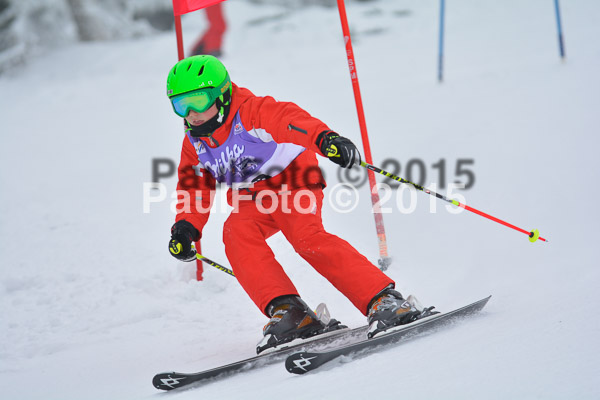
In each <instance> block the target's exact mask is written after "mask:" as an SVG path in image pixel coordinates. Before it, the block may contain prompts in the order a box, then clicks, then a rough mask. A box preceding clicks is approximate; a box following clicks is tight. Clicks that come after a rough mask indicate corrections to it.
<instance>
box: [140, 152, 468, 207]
mask: <svg viewBox="0 0 600 400" xmlns="http://www.w3.org/2000/svg"><path fill="white" fill-rule="evenodd" d="M383 164H385V167H388V168H389V167H390V166H391V168H390V170H388V172H390V173H392V174H394V175H397V176H398V174H399V173H400V163H399V162H397V161H394V160H386V161H384V163H383ZM383 164H382V167H383V166H384V165H383ZM473 164H474V160H472V159H458V160H457V162H456V169H455V171H456V175H455V176H457V177H462V176H464V177H466V178H467V179H466V181H465V182H461V181H455V182H452V183H449V184H447V185H445V186H446V187H445V188H444V187H441V189H446V196H447V197H449V198H452V199H455V200H457V201H459V202H460V203H462V204H465V203H466V201H465V197H464V195H462V194H461V193H457V191H456V189H469V188H471V187H472V186H473V184H474V182H475V174H474V172H473V171H472V170H471V169H470V168H468V166H471V165H473ZM165 165H166V166H167V167H168V168H167V170H164V168H162V169H161V166H165ZM425 165H426V164H425V163H424V162H423V161H422V160H418V159H412V160H409V162H408V163H407V164H406V171H405V173H406V175H405V176H406V177H407V180H409V181H411V182H414V183H415V184H417V185H419V186H424V185H423V184H424V179H425V173H426V167H425ZM432 168H433V169H436V170H437V172H438V174H437V177H438V179H439V181H440V182H442V183H445V181H446V176H445V174H446V172H445V171H446V161H445V160H444V159H441V160H439V161H438V162H436V163H434V164H432ZM414 171H416V172H418V175H417V176H416V177H415V178H416V179H415V178H413V175H414ZM366 172H367V171H366V169H364V168H359V167H354V168H353V169H350V170H348V169H339V170H338V174H337V177H338V180H339V181H340V182H338V183H336V184H333V185H331V184H329V185H328V187H327V189H326V190H325V199H324V201H325V202H326V204H327V205H328V206H330V207H331V208H332V209H333V210H334V211H336V212H338V213H349V212H351V211H353V210H354V209H355V208H356V207H357V206H358V205H359V203H360V201H361V196H360V193H362V197H364V199H362V200H363V201H368V202H369V203H370V202H371V194H368V195H367V193H365V192H364V190H361V191H359V189H360V188H361V187H363V186H364V185H365V184H366V182H367V173H366ZM174 173H175V164H174V163H173V162H172V161H171V160H169V159H153V160H152V176H153V182H146V183H144V185H143V212H144V213H149V212H150V209H151V204H153V203H162V202H165V201H168V199H167V197H170V199H171V205H170V209H171V211H172V212H174V213H176V212H186V213H187V212H200V213H205V212H211V213H215V212H223V213H229V212H230V211H232V207H230V206H229V205H228V204H227V201H226V199H225V196H219V197H220V199H221V200H220V204H212V199H213V197H214V196H213V193H211V194H208V192H205V193H204V196H210V201H202V191H200V190H179V191H174V192H172V193H171V195H170V196H168V193H167V187H166V185H164V184H162V183H160V182H158V180H159V179H161V178H169V177H172V176H173V175H174ZM361 173H363V174H364V175H363V176H361V175H360V174H361ZM195 175H197V174H196V173H193V172H192V173H191V176H190V177H184V179H193V178H194V176H195ZM411 178H412V179H411ZM413 179H414V180H413ZM388 182H390V183H391V184H390V183H388ZM295 186H296V187H297V185H295ZM188 187H189V186H188ZM191 187H193V186H191ZM426 187H427V189H430V190H432V191H434V192H435V191H437V189H438V184H437V183H431V184H428V185H427V186H426ZM250 189H251V187H250ZM367 189H370V188H367ZM370 191H371V192H372V194H374V193H377V194H378V195H379V201H378V202H377V203H376V204H374V205H373V206H372V212H375V213H384V214H386V213H392V212H394V211H398V212H400V213H402V214H410V213H412V212H414V211H415V210H416V209H417V204H418V202H419V199H421V200H422V201H423V200H425V198H426V197H425V198H423V197H422V196H418V195H417V190H416V189H415V188H414V187H413V186H412V185H410V184H400V183H398V182H396V181H393V180H391V179H389V178H387V179H386V180H384V181H383V182H379V183H377V184H376V186H375V187H373V188H372V190H370ZM249 193H251V191H238V190H233V191H232V196H231V202H232V204H231V205H232V206H233V212H236V210H237V208H238V205H239V202H240V201H255V202H256V205H257V208H258V210H259V211H260V212H263V213H271V212H273V211H274V210H275V209H276V208H277V206H278V205H279V204H280V203H281V210H282V211H283V212H284V213H285V212H291V211H292V210H295V211H296V212H299V213H309V212H314V209H313V207H312V206H311V204H314V202H315V195H314V193H313V192H312V191H311V190H309V189H300V190H294V191H289V190H288V188H287V185H283V186H281V187H277V188H274V189H263V190H261V191H259V192H255V193H253V194H249ZM192 196H193V198H192ZM266 199H268V200H267V201H265V200H266ZM205 200H206V199H205ZM437 204H438V202H437V201H436V199H435V198H433V197H430V198H429V211H430V212H431V213H436V212H437V210H438V207H437ZM445 209H446V210H447V211H448V212H450V213H460V212H462V210H463V208H460V207H455V206H452V205H445Z"/></svg>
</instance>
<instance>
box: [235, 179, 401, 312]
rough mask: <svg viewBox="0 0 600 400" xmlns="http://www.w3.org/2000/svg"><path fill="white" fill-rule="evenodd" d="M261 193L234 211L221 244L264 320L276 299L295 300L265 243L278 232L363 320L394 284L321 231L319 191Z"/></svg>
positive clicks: (291, 286)
mask: <svg viewBox="0 0 600 400" xmlns="http://www.w3.org/2000/svg"><path fill="white" fill-rule="evenodd" d="M262 193H263V192H260V193H259V195H258V196H257V197H256V200H254V201H253V200H241V201H239V203H238V204H239V205H238V206H237V207H235V205H234V210H233V211H232V213H231V215H230V216H229V218H228V219H227V221H226V222H225V224H224V227H223V242H224V244H225V253H226V254H227V258H228V260H229V262H230V263H231V266H232V268H233V271H234V273H235V276H236V277H237V279H238V281H239V282H240V284H241V285H242V287H243V288H244V290H245V291H246V293H248V295H249V296H250V298H251V299H252V300H253V301H254V303H255V304H256V305H257V306H258V308H259V309H260V310H261V311H262V312H263V313H264V314H265V315H266V311H265V310H266V308H267V306H268V304H269V303H270V302H271V300H273V299H275V298H276V297H279V296H284V295H299V294H298V291H297V290H296V288H295V287H294V284H293V283H292V281H291V280H290V279H289V277H288V276H287V275H286V273H285V272H284V270H283V268H282V267H281V265H280V264H279V263H278V262H277V261H276V260H275V256H274V254H273V252H272V251H271V248H270V247H269V246H268V245H267V242H266V239H268V238H269V237H270V236H272V235H274V234H275V233H277V232H279V231H281V232H282V233H283V235H284V236H285V237H286V239H287V240H288V241H289V242H290V243H291V244H292V246H293V247H294V250H295V251H296V252H297V253H298V254H299V255H300V256H301V257H302V258H304V259H305V260H306V261H307V262H308V263H309V264H310V265H311V266H312V267H313V268H314V269H315V270H316V271H317V272H319V273H320V274H321V275H322V276H324V277H325V278H326V279H327V280H328V281H329V282H330V283H331V284H333V286H335V287H336V288H337V289H338V290H339V291H340V292H341V293H342V294H344V295H345V296H346V297H347V298H348V299H349V300H350V301H351V302H352V304H354V306H356V308H358V309H359V310H360V312H362V313H363V314H365V315H366V314H367V312H368V310H367V308H368V305H369V302H370V301H371V300H372V299H373V297H375V295H377V293H379V292H380V291H382V290H383V289H384V288H386V287H387V286H388V285H390V284H391V285H393V284H394V282H393V281H392V280H391V279H390V278H389V277H387V276H386V275H385V274H384V273H383V272H381V270H380V269H379V268H377V267H376V266H375V265H373V264H372V263H371V262H369V260H367V258H366V257H365V256H363V255H362V254H360V253H359V252H358V251H357V250H356V249H355V248H354V247H352V246H351V245H350V244H349V243H348V242H346V241H344V240H342V239H340V238H339V237H337V236H335V235H332V234H330V233H327V232H326V231H325V229H324V228H323V223H322V221H321V206H322V204H323V191H322V189H321V187H320V186H312V187H306V188H300V189H296V190H292V191H287V192H280V193H276V192H269V193H270V194H271V195H270V196H264V197H262V198H261V194H262ZM248 197H249V196H248ZM267 316H268V315H267Z"/></svg>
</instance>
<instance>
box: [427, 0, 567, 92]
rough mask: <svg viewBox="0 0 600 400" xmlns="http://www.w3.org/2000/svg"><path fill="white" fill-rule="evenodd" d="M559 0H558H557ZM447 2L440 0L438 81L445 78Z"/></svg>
mask: <svg viewBox="0 0 600 400" xmlns="http://www.w3.org/2000/svg"><path fill="white" fill-rule="evenodd" d="M557 1H558V0H557ZM445 5H446V2H445V0H440V40H439V45H438V81H439V82H442V81H443V80H444V9H445V8H446V7H445Z"/></svg>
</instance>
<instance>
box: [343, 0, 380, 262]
mask: <svg viewBox="0 0 600 400" xmlns="http://www.w3.org/2000/svg"><path fill="white" fill-rule="evenodd" d="M337 4H338V9H339V11H340V19H341V21H342V32H343V33H344V42H345V43H346V56H347V57H348V68H349V69H350V79H351V80H352V89H353V90H354V100H355V101H356V111H357V112H358V124H359V126H360V134H361V138H362V144H363V149H364V156H365V160H366V161H367V162H368V163H370V164H371V163H373V159H372V157H371V146H370V144H369V135H368V134H367V123H366V121H365V113H364V111H363V104H362V98H361V96H360V86H359V84H358V75H357V73H356V62H355V61H354V52H353V50H352V40H351V38H350V28H349V27H348V18H347V16H346V6H345V5H344V0H338V2H337ZM367 175H368V176H369V186H370V187H371V202H372V203H373V207H375V205H376V204H379V192H378V191H377V188H376V184H377V182H376V181H375V174H374V173H373V172H371V171H368V172H367ZM373 216H374V217H375V229H376V230H377V238H378V240H379V256H380V259H379V266H380V267H381V269H382V270H383V271H385V270H386V269H387V268H388V266H389V265H390V264H391V262H392V259H391V257H389V256H388V252H387V239H386V237H385V227H384V226H383V216H382V214H381V213H378V212H375V213H373Z"/></svg>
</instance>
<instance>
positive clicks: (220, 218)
mask: <svg viewBox="0 0 600 400" xmlns="http://www.w3.org/2000/svg"><path fill="white" fill-rule="evenodd" d="M561 7H562V10H561V11H562V18H563V21H562V22H563V27H564V32H565V44H566V52H567V58H566V60H565V61H561V60H560V57H559V54H558V44H557V43H558V41H557V32H556V22H555V15H554V8H553V2H551V1H548V0H530V1H526V2H525V1H518V0H506V1H493V0H464V1H461V2H449V3H448V4H447V9H446V11H447V14H446V37H445V60H444V61H445V68H444V82H443V83H441V84H440V83H438V82H437V43H438V42H437V41H438V19H439V3H438V2H435V1H429V2H423V1H416V0H386V1H383V0H382V1H375V2H364V3H362V2H361V3H358V2H350V3H349V4H348V18H349V21H350V26H351V30H352V35H353V37H352V39H353V44H354V51H355V56H356V64H357V71H358V76H359V79H360V84H361V90H362V98H363V101H364V107H365V115H366V119H367V125H368V129H369V135H370V139H371V149H372V152H373V158H374V163H375V164H376V165H382V164H384V163H385V164H386V166H387V167H388V168H389V169H395V166H394V163H393V160H396V161H398V162H399V163H400V166H401V169H400V171H399V175H400V176H405V177H406V175H407V174H411V176H412V178H413V179H420V177H419V176H420V175H419V174H420V172H419V171H420V170H419V165H420V164H419V161H421V162H422V163H423V164H422V165H424V169H423V171H421V172H424V173H425V175H426V176H425V177H424V178H423V179H424V181H425V182H424V183H425V184H426V185H432V184H436V185H437V190H438V191H440V192H441V193H445V194H446V193H448V184H449V183H452V182H454V181H455V180H459V181H462V182H463V183H464V182H465V181H466V180H468V179H469V175H468V174H465V173H463V174H459V173H460V172H461V170H462V169H466V170H468V171H470V172H471V173H472V178H474V180H473V181H472V182H471V183H472V186H471V187H469V188H468V189H466V190H462V191H460V190H459V191H457V190H456V189H451V193H450V194H449V195H451V196H454V195H462V196H464V199H465V201H466V203H467V204H469V205H471V206H472V207H475V208H477V209H479V210H481V211H484V212H486V213H489V214H491V215H494V216H496V217H498V218H501V219H504V220H506V221H508V222H510V223H512V224H515V225H517V226H519V227H521V228H523V229H526V230H531V229H534V228H537V229H539V230H540V233H541V235H542V236H543V237H545V238H547V239H548V240H549V242H548V243H544V242H541V241H538V242H536V243H533V244H532V243H530V242H529V241H528V240H527V237H526V236H525V235H524V234H522V233H519V232H517V231H514V230H512V229H509V228H506V227H504V226H501V225H499V224H497V223H495V222H492V221H489V220H487V219H485V218H482V217H480V216H478V215H475V214H473V213H470V212H467V211H463V212H462V213H459V214H456V213H453V212H451V211H448V210H447V207H446V205H447V203H444V202H442V201H439V200H435V199H434V198H433V197H430V196H427V195H426V194H424V193H420V192H419V193H415V194H414V197H413V198H412V202H413V203H411V193H410V191H409V190H398V189H395V190H394V191H391V192H386V195H385V202H384V204H383V206H384V207H386V208H388V209H389V211H390V212H388V213H386V214H385V215H384V221H385V228H386V233H387V241H388V247H389V252H390V255H391V256H392V257H393V260H394V261H393V264H392V266H391V267H390V269H389V270H388V273H389V275H390V276H391V277H392V278H393V279H395V281H396V282H397V288H398V290H399V291H401V292H402V293H404V294H406V295H408V294H411V293H412V294H415V295H416V296H417V297H418V298H419V299H420V300H421V302H423V303H424V304H426V305H430V304H431V305H436V306H437V308H438V309H439V310H450V309H452V308H455V307H458V306H461V305H464V304H467V303H469V302H471V301H475V300H478V299H480V298H482V297H484V296H487V295H489V294H491V295H493V297H492V299H491V300H490V302H489V304H488V306H487V307H486V309H485V310H484V311H483V312H482V313H481V314H480V315H478V316H477V317H475V318H472V319H469V320H468V321H465V322H464V323H461V324H457V325H455V326H452V327H450V328H448V329H444V330H442V331H439V332H437V333H435V334H432V335H427V336H423V337H419V338H416V339H414V340H411V341H410V342H407V343H405V344H402V345H399V346H397V347H394V348H390V349H389V350H387V351H381V352H377V353H375V354H372V355H370V356H367V357H363V358H360V359H357V360H354V361H353V362H351V363H333V364H332V365H331V366H328V367H327V368H324V369H322V370H319V371H318V372H316V373H311V374H308V375H304V376H294V375H290V374H289V373H288V372H286V370H285V369H284V367H283V364H282V363H280V364H275V365H271V366H268V367H266V368H263V369H259V370H253V371H249V372H247V373H243V374H239V375H236V376H233V377H230V378H227V379H224V380H218V381H214V382H210V383H208V384H204V385H200V386H197V387H194V388H191V389H189V390H182V391H176V392H172V393H169V394H168V395H167V396H168V397H169V398H176V399H199V398H203V399H264V398H289V399H320V398H323V399H355V398H356V399H358V398H370V397H372V396H373V395H376V396H377V397H382V396H384V397H389V396H390V395H392V397H395V398H396V397H397V398H403V399H436V398H444V399H507V398H514V399H533V398H535V399H567V398H569V399H597V398H600V389H599V388H598V384H597V382H596V380H597V377H598V376H599V375H600V368H599V365H600V364H599V362H598V354H600V353H599V349H600V345H599V340H598V339H599V337H600V323H599V322H598V321H599V319H598V318H597V317H596V311H597V306H598V301H599V299H600V294H599V290H598V288H599V283H600V282H599V277H600V272H599V268H598V261H597V257H598V250H597V247H596V246H597V242H598V236H599V235H598V233H597V222H598V221H599V220H600V215H599V211H598V210H599V209H600V208H599V207H598V205H597V204H598V202H599V201H600V190H599V186H598V183H599V178H600V176H599V170H600V168H599V164H598V160H597V157H598V146H599V144H600V139H599V138H598V133H599V132H600V130H599V128H600V114H599V113H598V108H599V105H600V103H599V97H598V93H599V90H600V75H599V74H598V71H600V47H599V46H598V37H600V24H598V15H599V13H600V2H598V1H595V0H569V1H563V2H561ZM225 9H226V14H227V19H228V23H229V30H228V32H227V36H226V40H225V47H224V56H223V62H224V63H225V64H226V65H227V67H228V68H229V70H230V75H231V77H232V79H233V80H234V81H235V82H236V83H238V84H239V85H241V86H245V87H248V88H250V89H251V90H252V91H254V93H255V94H257V95H273V96H274V97H276V98H278V99H281V100H289V101H294V102H296V103H297V104H299V105H301V106H303V107H304V108H306V109H307V110H308V111H310V112H311V113H312V114H313V115H315V116H316V117H318V118H320V119H322V120H323V121H325V122H326V123H327V124H328V125H329V126H330V127H331V128H332V129H334V130H336V131H337V132H339V133H340V134H342V135H345V136H347V137H349V138H350V139H352V140H353V141H355V142H356V143H357V144H359V145H360V143H361V138H360V131H359V127H358V121H357V117H356V108H355V103H354V97H353V92H352V87H351V83H350V79H349V74H348V68H347V60H346V56H345V50H344V42H343V37H342V33H341V26H340V21H339V14H338V12H337V10H336V8H325V7H317V6H314V7H304V8H293V9H290V8H284V7H283V6H278V5H273V4H271V5H267V4H257V3H249V2H245V1H239V0H238V1H235V0H231V1H228V2H226V3H225ZM183 25H184V35H185V41H186V43H187V44H188V45H191V43H192V41H193V40H195V39H196V37H197V36H198V35H199V34H200V33H201V31H202V30H203V29H204V27H205V26H206V22H205V18H204V14H203V12H198V13H194V14H192V15H188V16H186V17H185V18H184V20H183ZM176 59H177V56H176V46H175V36H174V33H164V34H156V35H153V36H150V37H146V38H143V39H137V40H129V41H117V42H115V41H110V42H96V43H84V44H81V43H79V44H71V45H68V46H67V47H63V48H62V49H58V50H53V51H48V52H46V53H45V54H43V55H40V56H37V57H36V58H32V59H30V60H29V62H28V63H27V65H26V66H22V67H19V68H18V69H15V70H13V71H11V72H9V73H7V74H5V75H3V76H1V77H0V93H2V96H0V129H1V132H2V133H1V135H0V162H1V165H0V184H1V190H0V204H1V206H2V207H1V210H2V211H1V212H0V271H1V273H0V315H1V317H0V337H1V338H2V339H1V342H0V386H1V387H2V398H3V399H11V400H12V399H44V400H48V399H60V400H70V399H79V400H81V399H112V400H121V399H123V400H124V399H148V398H157V397H159V396H161V392H159V391H157V390H156V389H155V388H154V387H153V386H152V385H151V379H152V376H153V375H154V374H155V373H158V372H163V371H169V370H176V371H181V372H194V371H200V370H203V369H208V368H212V367H215V366H218V365H221V364H225V363H230V362H233V361H237V360H239V359H242V358H246V357H250V356H252V355H253V354H254V346H255V344H256V343H257V342H258V340H259V339H260V337H261V329H262V326H263V325H264V324H265V323H266V319H265V317H264V316H263V315H262V314H261V313H260V312H259V310H258V309H257V308H256V307H255V306H254V304H253V303H252V302H251V301H250V299H249V298H248V297H247V295H246V294H245V292H244V291H243V290H242V288H241V287H240V286H239V285H238V283H237V281H236V280H235V279H234V278H232V277H230V276H228V275H226V274H224V273H222V272H220V271H218V270H216V269H214V268H212V267H210V266H206V267H205V273H204V281H202V282H197V281H196V280H195V279H194V276H195V270H194V268H195V266H194V263H190V264H185V263H179V262H177V261H176V260H174V259H173V258H172V257H170V256H169V254H168V251H167V242H168V239H169V228H170V226H171V224H172V223H173V218H174V215H173V212H172V211H171V202H172V199H171V193H172V192H173V191H174V190H175V185H176V179H175V178H174V177H170V178H163V179H161V183H163V184H165V190H166V193H165V194H166V199H165V200H163V201H157V202H153V203H149V204H147V206H148V208H149V212H144V183H145V182H150V181H151V180H152V160H153V159H157V158H167V159H171V160H173V161H174V162H178V160H179V151H180V148H181V142H182V139H183V132H182V129H181V121H180V119H179V118H178V117H177V116H176V115H175V114H174V113H173V112H172V111H171V108H170V105H169V102H168V100H167V98H166V96H165V80H166V75H167V72H168V70H169V69H170V67H171V66H172V65H173V64H174V62H175V61H176ZM388 160H390V161H388ZM411 160H412V161H413V162H412V164H411V166H412V167H411V168H410V169H409V168H408V164H409V162H410V161H411ZM415 160H416V161H415ZM440 160H443V163H441V164H440ZM459 160H472V162H471V163H464V162H463V163H462V164H461V165H460V168H458V169H457V167H458V166H459ZM320 162H321V165H322V167H323V169H324V171H325V173H326V175H327V179H328V182H329V187H328V189H327V190H326V196H327V195H328V194H329V193H331V192H332V191H333V190H334V189H335V187H336V185H337V184H338V183H340V180H339V179H340V177H339V176H338V169H337V167H336V166H335V165H334V164H332V163H330V162H329V161H327V160H324V159H321V161H320ZM434 164H436V165H437V167H434V166H433V165H434ZM442 166H444V169H443V171H442V168H441V167H442ZM163 167H164V166H163ZM359 172H360V171H354V172H353V174H358V173H359ZM391 172H394V171H391ZM341 178H343V176H342V177H341ZM442 179H443V180H444V182H441V180H442ZM379 181H380V182H382V180H379ZM442 184H443V187H441V186H442ZM147 196H154V197H153V198H156V197H157V196H158V190H153V191H150V192H148V193H147ZM345 196H346V195H345V194H344V196H340V198H341V199H343V200H347V197H345ZM218 197H219V199H222V198H223V196H222V195H221V194H220V195H219V196H218ZM398 197H399V198H400V200H402V202H401V204H397V199H398ZM332 198H333V199H335V196H333V197H332ZM358 198H359V203H358V205H357V206H356V208H355V209H354V210H352V211H351V212H349V213H346V212H341V211H339V210H338V211H336V209H335V207H336V206H337V205H336V204H334V203H333V202H332V201H327V202H326V205H325V208H324V212H323V215H324V223H325V226H326V228H327V229H328V230H329V231H330V232H332V233H334V234H336V235H338V236H341V237H343V238H344V239H346V240H348V241H349V242H350V243H351V244H352V245H354V246H355V247H356V248H357V249H358V250H359V251H361V252H362V253H363V254H365V255H366V256H367V257H369V259H371V260H372V261H373V262H374V263H376V262H377V259H378V257H379V252H378V244H377V239H376V235H375V228H374V222H373V216H372V214H371V211H370V209H371V204H370V195H369V191H368V188H367V186H364V185H363V186H362V187H360V189H359V197H358ZM221 203H222V202H221ZM221 203H219V204H217V205H216V206H215V212H214V213H213V214H212V216H211V219H210V221H209V224H208V225H207V226H206V228H205V230H204V232H203V239H202V250H203V253H204V254H205V255H206V256H208V257H209V258H211V259H214V260H215V261H218V262H221V263H223V264H225V265H228V262H227V258H226V257H225V254H224V250H223V244H222V242H221V237H222V234H221V229H222V225H223V222H224V220H225V219H226V217H227V213H228V208H227V207H225V206H223V205H222V204H221ZM411 205H413V207H412V208H413V209H414V210H413V211H412V212H406V211H405V212H401V207H403V208H402V209H404V210H406V209H409V206H411ZM448 208H450V209H451V210H452V208H453V207H451V206H449V207H448ZM269 244H270V245H271V246H272V248H273V250H274V252H275V254H276V256H277V259H278V260H279V261H280V262H281V263H282V264H283V266H284V267H285V269H286V271H287V272H288V273H289V275H290V277H291V278H292V279H293V281H294V282H295V284H296V286H297V287H298V289H299V290H300V293H301V294H302V296H303V298H304V299H305V300H306V301H307V302H308V303H309V304H311V305H312V306H313V307H315V306H316V305H317V304H318V303H320V302H325V303H327V304H328V306H329V309H330V311H331V313H332V315H333V316H334V317H335V318H337V319H339V320H341V321H343V322H344V323H345V324H347V325H349V326H351V327H355V326H359V325H362V324H364V323H365V317H364V316H363V315H362V314H361V313H360V312H359V311H358V310H356V309H355V308H354V307H353V306H352V305H351V303H350V302H349V301H347V299H346V298H345V297H344V296H343V295H341V294H340V293H338V292H337V291H336V290H335V289H334V288H333V287H332V286H331V285H330V284H329V283H328V282H327V281H325V280H324V279H323V278H322V277H321V276H320V275H318V274H317V273H316V272H315V271H314V270H313V269H312V268H311V267H310V266H309V265H308V264H307V263H306V262H305V261H304V260H302V259H301V258H300V257H299V256H298V255H297V254H296V253H295V252H294V251H293V248H292V247H291V246H290V245H289V244H288V243H287V242H286V241H285V239H284V238H283V236H281V235H280V234H278V235H276V236H274V237H273V238H271V239H270V240H269ZM248 262H249V263H252V262H253V260H252V254H249V255H248ZM163 396H164V395H163Z"/></svg>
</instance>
